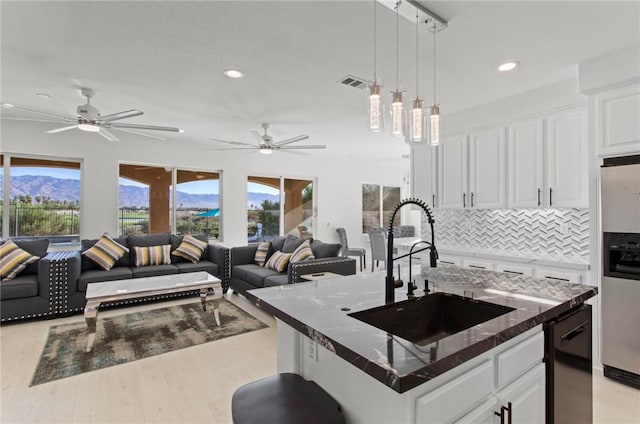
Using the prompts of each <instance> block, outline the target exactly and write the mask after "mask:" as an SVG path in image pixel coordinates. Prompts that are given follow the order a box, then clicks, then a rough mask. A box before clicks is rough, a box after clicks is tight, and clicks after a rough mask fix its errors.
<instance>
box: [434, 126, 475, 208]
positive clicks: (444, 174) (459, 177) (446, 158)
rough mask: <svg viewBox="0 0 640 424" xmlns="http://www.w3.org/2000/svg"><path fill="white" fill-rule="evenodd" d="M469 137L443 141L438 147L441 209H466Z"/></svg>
mask: <svg viewBox="0 0 640 424" xmlns="http://www.w3.org/2000/svg"><path fill="white" fill-rule="evenodd" d="M467 149H468V145H467V136H460V137H455V138H449V139H446V140H442V142H441V143H440V146H438V151H439V156H440V169H439V177H440V178H439V179H438V183H439V188H440V189H439V190H438V192H439V193H438V194H439V195H440V202H439V207H441V208H446V209H462V208H464V207H466V193H467V178H468V177H467V162H468V160H467V159H468V158H467Z"/></svg>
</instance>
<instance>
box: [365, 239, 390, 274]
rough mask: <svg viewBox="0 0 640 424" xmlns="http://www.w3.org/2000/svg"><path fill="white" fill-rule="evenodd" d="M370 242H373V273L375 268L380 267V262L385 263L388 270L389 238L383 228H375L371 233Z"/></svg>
mask: <svg viewBox="0 0 640 424" xmlns="http://www.w3.org/2000/svg"><path fill="white" fill-rule="evenodd" d="M369 241H370V242H371V272H373V271H374V267H375V266H380V261H382V262H384V268H385V269H387V265H388V264H387V236H386V234H385V232H384V230H383V229H382V228H374V229H373V230H371V231H369Z"/></svg>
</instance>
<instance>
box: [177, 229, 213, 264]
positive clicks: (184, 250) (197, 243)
mask: <svg viewBox="0 0 640 424" xmlns="http://www.w3.org/2000/svg"><path fill="white" fill-rule="evenodd" d="M206 248H207V243H206V242H204V241H201V240H198V239H197V238H195V237H193V236H192V235H191V234H187V235H186V236H184V238H183V239H182V243H180V246H178V247H177V249H176V250H174V251H173V252H171V253H172V254H174V255H176V256H180V257H182V258H185V259H187V260H190V261H191V262H193V263H194V264H195V263H198V261H200V257H201V256H202V253H203V252H204V249H206Z"/></svg>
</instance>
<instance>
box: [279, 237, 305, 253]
mask: <svg viewBox="0 0 640 424" xmlns="http://www.w3.org/2000/svg"><path fill="white" fill-rule="evenodd" d="M304 242H305V239H301V238H300V237H296V236H294V235H292V234H289V235H287V238H286V239H285V240H284V246H282V249H280V250H281V251H282V252H284V253H293V252H294V251H295V250H296V249H297V248H298V247H299V246H300V245H301V244H302V243H304Z"/></svg>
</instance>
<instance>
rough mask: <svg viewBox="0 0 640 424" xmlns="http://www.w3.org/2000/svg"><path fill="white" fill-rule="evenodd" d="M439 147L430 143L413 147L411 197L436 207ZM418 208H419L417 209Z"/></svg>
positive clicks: (413, 145)
mask: <svg viewBox="0 0 640 424" xmlns="http://www.w3.org/2000/svg"><path fill="white" fill-rule="evenodd" d="M437 163H438V161H437V147H434V146H431V145H430V144H429V143H418V144H412V145H411V196H412V197H414V198H417V199H420V200H422V201H424V202H425V203H426V204H427V205H429V206H431V207H432V208H435V207H436V204H437V201H438V199H436V192H437V187H436V181H437V179H436V175H437ZM416 208H417V207H416Z"/></svg>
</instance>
